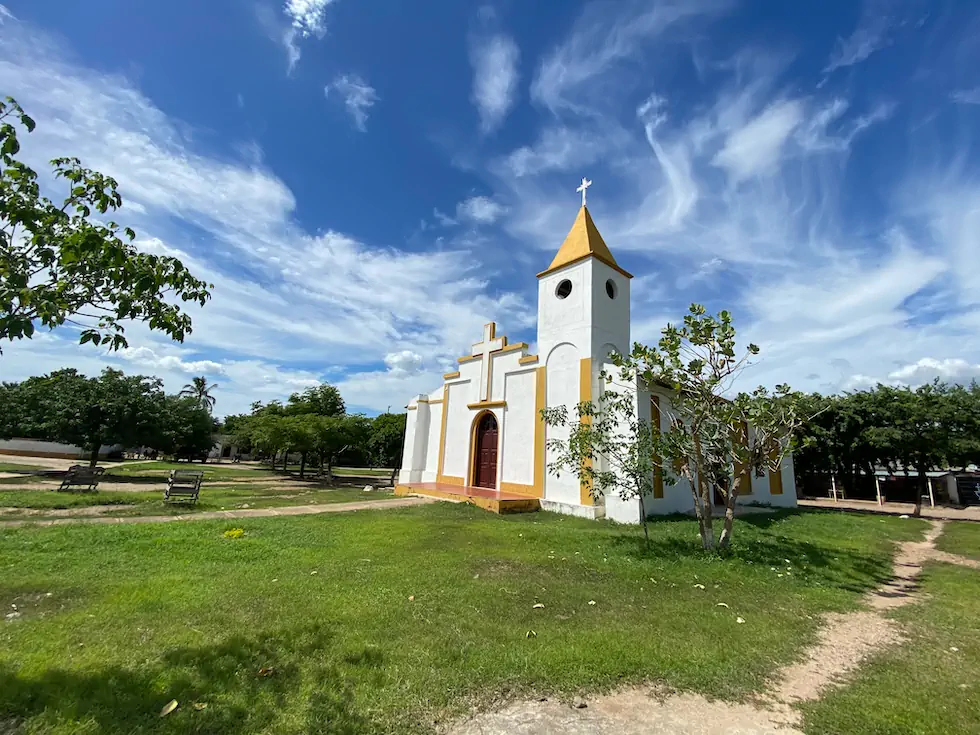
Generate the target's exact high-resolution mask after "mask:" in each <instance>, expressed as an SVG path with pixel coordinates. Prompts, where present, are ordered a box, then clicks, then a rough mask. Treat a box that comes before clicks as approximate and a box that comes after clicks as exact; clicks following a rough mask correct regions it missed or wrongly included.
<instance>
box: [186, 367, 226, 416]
mask: <svg viewBox="0 0 980 735" xmlns="http://www.w3.org/2000/svg"><path fill="white" fill-rule="evenodd" d="M217 387H218V384H217V383H212V384H211V385H208V379H207V378H206V377H205V376H203V375H202V376H201V377H199V378H191V382H190V383H188V384H187V385H185V386H184V387H183V389H182V390H181V391H180V393H179V395H181V396H190V397H191V398H193V399H194V400H195V401H197V405H199V406H200V407H201V408H203V409H206V410H207V411H208V413H210V412H211V409H213V408H214V404H215V398H214V396H212V395H211V391H212V390H214V389H215V388H217Z"/></svg>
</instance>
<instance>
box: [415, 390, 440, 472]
mask: <svg viewBox="0 0 980 735" xmlns="http://www.w3.org/2000/svg"><path fill="white" fill-rule="evenodd" d="M443 407H444V404H442V403H430V404H429V421H428V425H427V426H426V448H425V470H424V471H423V472H422V479H421V480H419V482H435V481H436V472H437V469H438V467H439V434H440V432H441V431H442V411H443Z"/></svg>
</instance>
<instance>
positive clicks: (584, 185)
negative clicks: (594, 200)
mask: <svg viewBox="0 0 980 735" xmlns="http://www.w3.org/2000/svg"><path fill="white" fill-rule="evenodd" d="M590 186H592V182H591V181H589V180H588V179H587V178H585V177H584V176H583V177H582V185H581V186H579V188H578V189H576V190H575V191H580V192H582V206H583V207H584V206H585V190H586V189H588V188H589V187H590Z"/></svg>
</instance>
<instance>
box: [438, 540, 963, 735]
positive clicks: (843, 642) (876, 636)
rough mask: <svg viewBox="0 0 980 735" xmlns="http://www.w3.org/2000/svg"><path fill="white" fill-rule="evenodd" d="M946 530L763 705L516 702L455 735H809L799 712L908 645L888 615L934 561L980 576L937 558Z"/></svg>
mask: <svg viewBox="0 0 980 735" xmlns="http://www.w3.org/2000/svg"><path fill="white" fill-rule="evenodd" d="M943 525H944V523H943V522H942V521H933V522H932V525H931V528H930V529H929V531H928V532H927V533H926V536H925V538H924V539H923V540H921V541H910V542H906V543H903V544H900V545H899V548H898V553H897V554H896V556H895V560H894V563H893V572H892V573H893V577H892V579H890V580H889V581H888V582H887V583H885V584H884V585H882V586H881V587H879V588H878V589H876V590H874V591H873V592H871V593H869V594H868V595H867V596H866V597H865V599H864V603H865V604H864V605H862V608H861V609H860V610H857V611H855V612H851V613H832V614H829V615H827V616H825V618H824V625H823V626H822V627H821V629H820V631H819V633H818V636H817V641H816V643H815V644H814V645H813V646H811V647H810V648H809V649H807V650H806V651H805V652H804V655H803V656H802V658H801V660H800V661H799V662H798V663H795V664H792V665H790V666H787V667H785V668H784V669H782V670H781V671H779V672H777V673H776V675H775V676H774V677H773V680H772V682H771V683H770V685H769V687H768V689H767V691H766V692H765V693H764V694H763V696H762V697H761V699H760V702H759V704H758V706H752V705H743V704H731V703H726V702H720V701H715V702H709V701H708V700H706V699H705V698H704V697H702V696H700V695H697V694H675V695H667V696H664V695H663V694H661V693H658V692H657V690H656V689H652V688H646V689H642V688H635V689H628V690H624V691H621V692H617V693H615V694H611V695H608V696H601V697H597V698H596V699H595V700H592V701H589V702H587V703H586V702H579V704H583V705H587V706H583V707H581V708H578V707H569V706H568V704H563V703H561V702H558V701H543V702H517V703H514V704H511V705H509V706H508V707H505V708H504V709H502V710H500V711H498V712H491V713H486V714H480V715H477V716H475V717H474V718H472V719H470V720H468V721H466V722H463V723H461V724H459V725H457V726H456V727H455V728H453V729H451V730H450V731H449V732H450V734H451V735H532V734H534V735H537V734H539V733H542V734H543V733H556V734H560V735H613V734H616V735H619V734H620V733H623V734H626V735H633V734H634V733H635V734H637V735H639V733H664V734H665V735H666V733H672V734H673V733H676V734H677V735H723V734H725V735H728V734H733V733H734V734H736V735H802V732H801V731H800V730H799V729H798V727H799V725H800V718H799V712H798V710H797V709H795V707H794V705H796V704H798V703H800V702H805V701H811V700H814V699H817V698H819V697H820V696H822V695H823V693H824V692H825V691H826V689H827V688H829V687H833V686H837V685H840V684H841V683H843V681H844V679H846V677H847V676H848V675H849V674H852V673H854V671H855V670H856V669H857V668H858V667H859V666H860V664H861V663H862V662H863V661H864V660H865V659H867V658H868V657H869V656H870V655H871V654H873V653H876V652H877V651H879V650H880V649H881V648H883V647H885V646H890V645H896V644H899V643H901V642H902V641H903V640H904V634H903V631H902V628H901V627H900V626H899V625H898V623H896V622H895V621H894V620H891V619H890V618H888V617H886V616H885V613H886V612H887V611H889V610H893V609H894V608H896V607H901V606H902V605H907V604H909V603H911V602H914V601H915V599H916V597H917V594H918V585H917V578H918V576H919V574H920V573H921V572H922V565H923V563H924V562H926V561H927V560H930V559H935V560H938V561H943V562H949V563H953V564H961V565H963V566H969V567H972V568H975V569H980V562H977V561H974V560H972V559H966V558H964V557H961V556H957V555H955V554H949V553H946V552H942V551H938V550H937V549H936V547H935V542H936V539H937V538H938V537H939V535H940V534H941V533H942V530H943Z"/></svg>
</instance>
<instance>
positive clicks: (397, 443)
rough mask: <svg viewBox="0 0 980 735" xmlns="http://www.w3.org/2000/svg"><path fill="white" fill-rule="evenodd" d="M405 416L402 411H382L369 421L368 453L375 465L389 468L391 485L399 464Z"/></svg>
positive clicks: (403, 438) (393, 482)
mask: <svg viewBox="0 0 980 735" xmlns="http://www.w3.org/2000/svg"><path fill="white" fill-rule="evenodd" d="M407 418H408V416H407V414H404V413H383V414H380V415H378V416H375V417H374V419H372V421H371V433H370V436H369V437H368V441H367V446H368V455H369V456H370V457H371V461H372V463H373V464H375V465H376V466H378V467H387V468H390V469H391V484H392V485H394V484H395V476H396V475H397V474H398V468H399V466H400V465H401V459H402V449H403V448H404V446H405V422H406V420H407Z"/></svg>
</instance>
